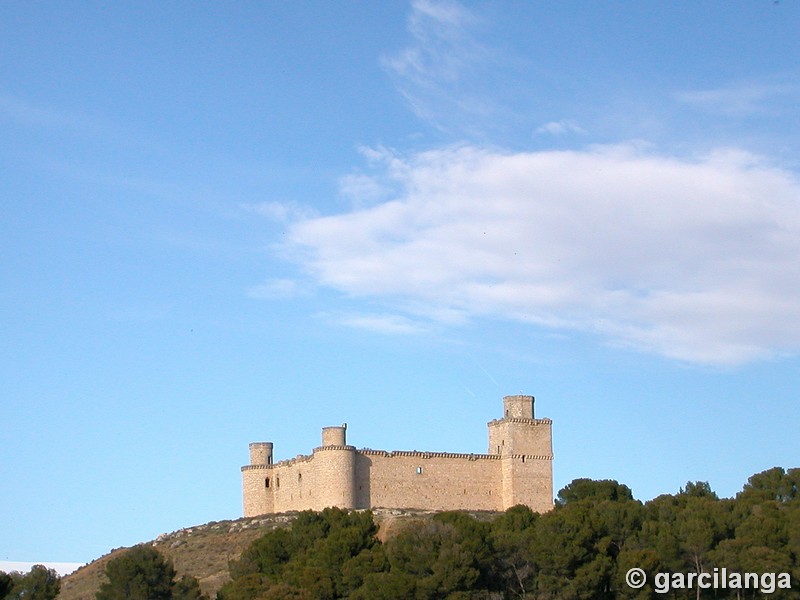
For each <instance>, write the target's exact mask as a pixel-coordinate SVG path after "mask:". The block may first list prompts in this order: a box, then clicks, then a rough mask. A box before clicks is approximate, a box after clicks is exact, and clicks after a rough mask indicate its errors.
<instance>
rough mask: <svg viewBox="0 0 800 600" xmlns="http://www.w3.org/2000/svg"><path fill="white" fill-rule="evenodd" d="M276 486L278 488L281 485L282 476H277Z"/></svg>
mask: <svg viewBox="0 0 800 600" xmlns="http://www.w3.org/2000/svg"><path fill="white" fill-rule="evenodd" d="M275 487H276V488H279V487H281V478H280V477H276V478H275Z"/></svg>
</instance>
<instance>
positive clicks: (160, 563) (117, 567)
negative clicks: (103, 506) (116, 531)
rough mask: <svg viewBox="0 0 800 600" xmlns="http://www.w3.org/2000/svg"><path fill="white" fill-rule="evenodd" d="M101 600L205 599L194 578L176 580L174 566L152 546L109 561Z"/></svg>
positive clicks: (137, 547) (184, 577)
mask: <svg viewBox="0 0 800 600" xmlns="http://www.w3.org/2000/svg"><path fill="white" fill-rule="evenodd" d="M105 574H106V577H107V578H108V581H106V582H105V583H103V584H102V586H101V587H100V591H99V592H97V595H96V598H97V600H201V599H202V598H204V596H203V595H202V594H201V593H200V586H199V585H198V583H197V579H195V578H194V577H188V576H183V577H181V578H180V579H176V578H175V575H176V574H175V569H174V568H173V566H172V563H171V562H170V561H169V560H167V559H165V558H164V556H163V555H162V554H161V553H160V552H159V551H158V550H156V549H155V548H153V547H152V546H136V547H134V548H131V549H130V550H128V551H127V552H125V553H124V554H123V555H122V556H120V557H118V558H115V559H114V560H111V561H109V563H108V564H107V565H106V570H105Z"/></svg>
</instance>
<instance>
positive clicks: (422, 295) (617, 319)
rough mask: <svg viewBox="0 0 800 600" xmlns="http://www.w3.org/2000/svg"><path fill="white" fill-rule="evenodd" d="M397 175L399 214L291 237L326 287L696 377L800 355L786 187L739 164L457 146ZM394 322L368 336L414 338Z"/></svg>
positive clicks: (761, 167)
mask: <svg viewBox="0 0 800 600" xmlns="http://www.w3.org/2000/svg"><path fill="white" fill-rule="evenodd" d="M400 164H402V167H401V166H400ZM389 169H391V171H392V173H391V176H392V177H393V178H394V179H395V180H397V181H398V182H399V183H400V184H401V185H402V193H400V194H398V196H397V197H396V198H395V199H393V200H391V201H387V202H383V203H381V204H378V205H375V206H372V207H369V208H363V209H355V210H352V211H350V212H347V213H345V214H340V215H334V216H327V217H317V218H304V219H300V220H297V221H296V222H294V223H293V224H291V225H290V227H289V233H288V238H289V249H290V250H291V251H292V253H293V255H294V256H295V257H297V260H299V261H300V262H301V263H302V267H303V269H304V271H305V272H307V273H310V274H311V276H312V277H313V278H315V279H316V280H317V282H318V283H319V284H321V285H324V286H328V287H331V288H334V289H337V290H339V291H341V292H343V293H346V294H348V295H352V296H362V297H370V298H379V299H382V300H383V301H384V302H386V304H387V306H391V307H392V310H398V309H400V310H403V311H405V314H409V315H424V316H425V318H427V319H433V320H436V319H437V315H442V316H443V317H442V319H441V321H442V322H443V323H451V324H453V323H457V322H458V321H459V320H463V318H479V317H489V318H502V319H511V320H516V321H519V322H523V323H530V324H535V325H538V326H542V327H547V328H557V329H573V330H580V331H589V332H593V333H596V334H599V335H601V336H604V337H605V338H606V339H607V340H608V341H609V342H610V343H615V344H622V345H627V346H630V347H634V348H637V349H641V350H645V351H650V352H655V353H660V354H662V355H665V356H669V357H674V358H678V359H682V360H687V361H696V362H701V363H710V364H735V363H741V362H745V361H748V360H752V359H756V358H761V357H766V356H770V355H773V354H775V353H781V352H792V351H795V350H797V349H798V347H800V183H798V179H797V177H796V176H795V175H794V174H793V173H790V172H787V171H785V170H781V169H778V168H775V167H772V166H770V165H768V164H766V163H763V162H761V161H759V160H758V159H757V158H756V157H753V156H750V155H748V154H746V153H742V152H733V151H723V152H718V153H716V154H713V155H710V156H706V157H702V158H696V159H692V160H688V159H678V158H673V157H668V156H658V155H655V154H648V153H647V152H646V151H644V150H643V149H641V148H635V147H626V146H617V147H596V148H593V149H589V150H585V151H571V152H534V153H516V154H514V153H502V152H497V151H487V150H483V149H479V148H475V147H458V148H448V149H443V150H437V151H430V152H425V153H422V154H419V155H416V156H412V157H407V158H402V157H395V158H394V160H393V161H392V162H391V165H388V162H387V170H389ZM392 319H397V317H392V318H391V319H388V320H387V319H386V318H385V317H380V318H378V319H377V320H376V321H373V322H372V323H373V324H374V325H375V326H374V327H373V328H374V329H380V326H381V325H384V326H385V327H384V328H385V329H391V328H392V327H395V328H401V329H402V328H403V327H404V326H405V325H407V324H408V323H405V322H403V321H397V320H394V321H393V320H392ZM350 324H351V325H358V324H359V321H358V320H356V321H353V320H351V322H350ZM360 324H361V325H362V326H363V325H366V326H368V325H369V324H370V321H369V319H368V320H367V321H363V320H362V321H360Z"/></svg>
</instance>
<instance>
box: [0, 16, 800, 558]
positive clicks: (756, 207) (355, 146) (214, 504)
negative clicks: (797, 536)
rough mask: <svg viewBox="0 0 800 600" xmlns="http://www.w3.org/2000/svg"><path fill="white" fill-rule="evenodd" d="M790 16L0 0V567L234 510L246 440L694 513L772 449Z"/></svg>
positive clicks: (799, 254) (784, 311) (787, 380)
mask: <svg viewBox="0 0 800 600" xmlns="http://www.w3.org/2000/svg"><path fill="white" fill-rule="evenodd" d="M799 30H800V4H797V3H794V2H783V1H780V2H774V1H772V0H763V1H762V0H747V1H737V0H724V1H722V0H709V1H708V2H669V3H649V2H638V1H634V0H621V1H619V2H613V3H612V2H590V1H588V0H583V1H575V0H561V1H559V2H535V3H533V2H516V1H511V0H508V1H500V0H491V1H476V2H470V3H463V4H462V3H457V2H455V1H452V0H451V1H437V0H414V1H411V2H400V1H397V0H390V1H388V2H380V3H378V2H366V1H361V2H356V1H352V2H337V3H331V2H326V1H321V0H320V1H303V2H263V3H244V2H241V3H236V2H226V3H218V2H191V3H189V2H172V3H161V2H136V3H122V2H117V3H107V2H94V1H87V2H71V3H65V2H49V1H45V2H36V3H31V2H23V1H15V0H10V1H8V2H3V3H2V5H0V173H1V174H2V175H1V176H0V207H2V213H1V214H2V217H1V218H0V253H1V254H0V256H2V260H0V333H1V335H0V352H2V360H1V361H0V382H2V386H1V387H0V408H2V415H3V425H2V427H0V448H1V449H2V450H0V452H1V453H2V454H0V478H2V481H3V486H4V493H3V494H2V495H0V514H2V515H3V518H2V524H0V561H29V562H46V561H55V562H78V563H84V562H88V561H91V560H93V559H94V558H96V557H98V556H100V555H102V554H105V553H107V552H108V551H110V550H111V549H112V548H117V547H121V546H130V545H133V544H136V543H138V542H142V541H147V540H150V539H153V538H155V537H157V536H158V535H159V534H161V533H165V532H170V531H175V530H177V529H181V528H183V527H188V526H192V525H196V524H201V523H205V522H208V521H220V520H225V519H235V518H238V517H240V516H241V515H242V506H241V501H242V499H241V487H240V486H241V474H240V467H241V466H242V465H244V464H246V463H247V462H248V450H247V445H248V443H249V442H253V441H272V442H274V444H275V459H276V460H282V459H288V458H293V457H294V456H296V455H297V454H307V453H309V452H310V451H311V449H312V448H314V447H315V446H318V445H319V443H320V429H321V428H322V427H323V426H327V425H338V424H340V423H343V422H346V423H348V442H349V443H351V444H353V445H355V446H357V447H368V448H376V449H385V450H429V451H453V452H465V453H480V452H486V447H487V443H488V441H487V432H486V423H487V422H488V421H490V420H491V419H494V418H498V417H500V416H501V411H502V397H503V396H505V395H510V394H520V393H523V394H531V395H534V396H535V397H536V405H535V411H536V416H537V417H549V418H551V419H553V436H554V453H555V459H554V463H553V468H554V479H555V481H554V485H555V489H556V490H558V489H560V488H561V487H563V486H565V485H566V484H567V483H569V482H570V481H572V480H573V479H575V478H580V477H589V478H594V479H615V480H617V481H619V482H621V483H624V484H626V485H628V486H629V487H630V488H631V489H632V490H633V493H634V496H635V497H636V498H639V499H641V500H648V499H651V498H653V497H655V496H658V495H660V494H664V493H676V492H678V491H679V490H680V488H681V487H682V486H685V484H686V482H687V481H707V482H709V484H710V485H711V487H712V489H714V490H715V491H716V492H717V493H718V494H719V495H720V496H723V497H730V496H733V495H735V494H736V493H737V492H738V491H740V490H741V489H742V486H743V485H744V484H745V483H746V481H747V478H748V477H749V476H751V475H753V474H755V473H758V472H761V471H763V470H766V469H769V468H772V467H775V466H781V467H785V468H789V467H797V466H800V465H799V464H798V456H800V436H798V435H797V424H798V422H800V402H798V395H799V393H798V392H799V390H800V369H799V368H798V367H800V358H799V357H798V353H799V352H800V159H798V156H799V154H798V151H799V150H800V137H799V134H800V120H798V117H799V116H800V109H799V108H798V107H800V83H798V82H800V77H799V76H800V61H798V56H800V36H798V31H799Z"/></svg>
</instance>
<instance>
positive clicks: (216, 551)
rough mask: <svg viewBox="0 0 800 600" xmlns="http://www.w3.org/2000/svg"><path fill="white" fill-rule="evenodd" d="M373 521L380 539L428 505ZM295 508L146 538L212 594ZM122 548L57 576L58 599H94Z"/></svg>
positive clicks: (379, 513) (383, 513)
mask: <svg viewBox="0 0 800 600" xmlns="http://www.w3.org/2000/svg"><path fill="white" fill-rule="evenodd" d="M373 513H374V514H375V521H376V522H377V523H378V525H379V527H380V529H379V532H378V537H379V538H380V539H381V540H382V541H384V540H385V539H386V538H387V537H388V536H391V535H392V533H393V532H394V531H395V530H396V528H397V527H398V525H400V524H401V523H402V521H404V520H406V519H413V518H425V517H427V516H430V515H432V514H434V512H433V511H418V510H414V511H412V510H394V509H392V510H389V509H375V510H373ZM295 514H296V513H286V514H280V515H268V516H262V517H251V518H244V519H238V520H236V521H216V522H213V521H212V522H211V523H208V524H206V525H198V526H196V527H188V528H186V529H180V530H178V531H175V532H173V533H166V534H163V535H160V536H158V538H156V539H155V540H154V541H152V542H147V543H148V544H151V545H153V546H155V547H156V548H157V549H158V550H159V551H160V552H161V553H162V554H164V556H166V557H168V558H169V559H170V560H172V563H173V564H174V565H175V570H176V571H177V572H178V577H180V576H182V575H191V576H193V577H196V578H197V579H198V581H199V582H200V587H201V588H202V590H203V592H205V593H206V594H208V595H209V597H210V598H214V597H215V595H216V593H217V590H219V588H221V587H222V585H223V584H224V583H225V582H226V581H228V563H229V561H231V560H233V559H236V558H238V557H239V555H240V554H241V553H242V551H243V550H244V549H245V548H246V547H247V546H248V545H250V543H251V542H252V541H253V540H255V539H257V538H258V537H260V536H262V535H263V534H264V533H266V532H267V531H269V530H271V529H274V528H276V527H286V526H288V524H289V523H290V522H291V521H292V519H293V518H294V516H295ZM472 514H473V515H474V516H476V517H478V518H481V516H482V517H483V518H487V519H488V518H491V517H492V516H493V513H472ZM124 550H126V549H125V548H118V549H116V550H113V551H112V552H110V553H109V554H106V555H105V556H102V557H100V558H98V559H97V560H95V561H94V562H92V563H90V564H88V565H86V566H84V567H81V568H80V569H78V570H77V571H75V572H74V573H72V574H71V575H68V576H67V577H65V578H64V579H63V580H62V582H61V594H59V596H58V598H59V600H94V599H95V593H96V592H97V590H98V589H99V588H100V584H101V583H102V581H103V577H104V576H103V571H104V570H105V566H106V563H108V561H109V560H111V559H113V558H115V557H117V556H119V554H120V553H122V552H123V551H124Z"/></svg>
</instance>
